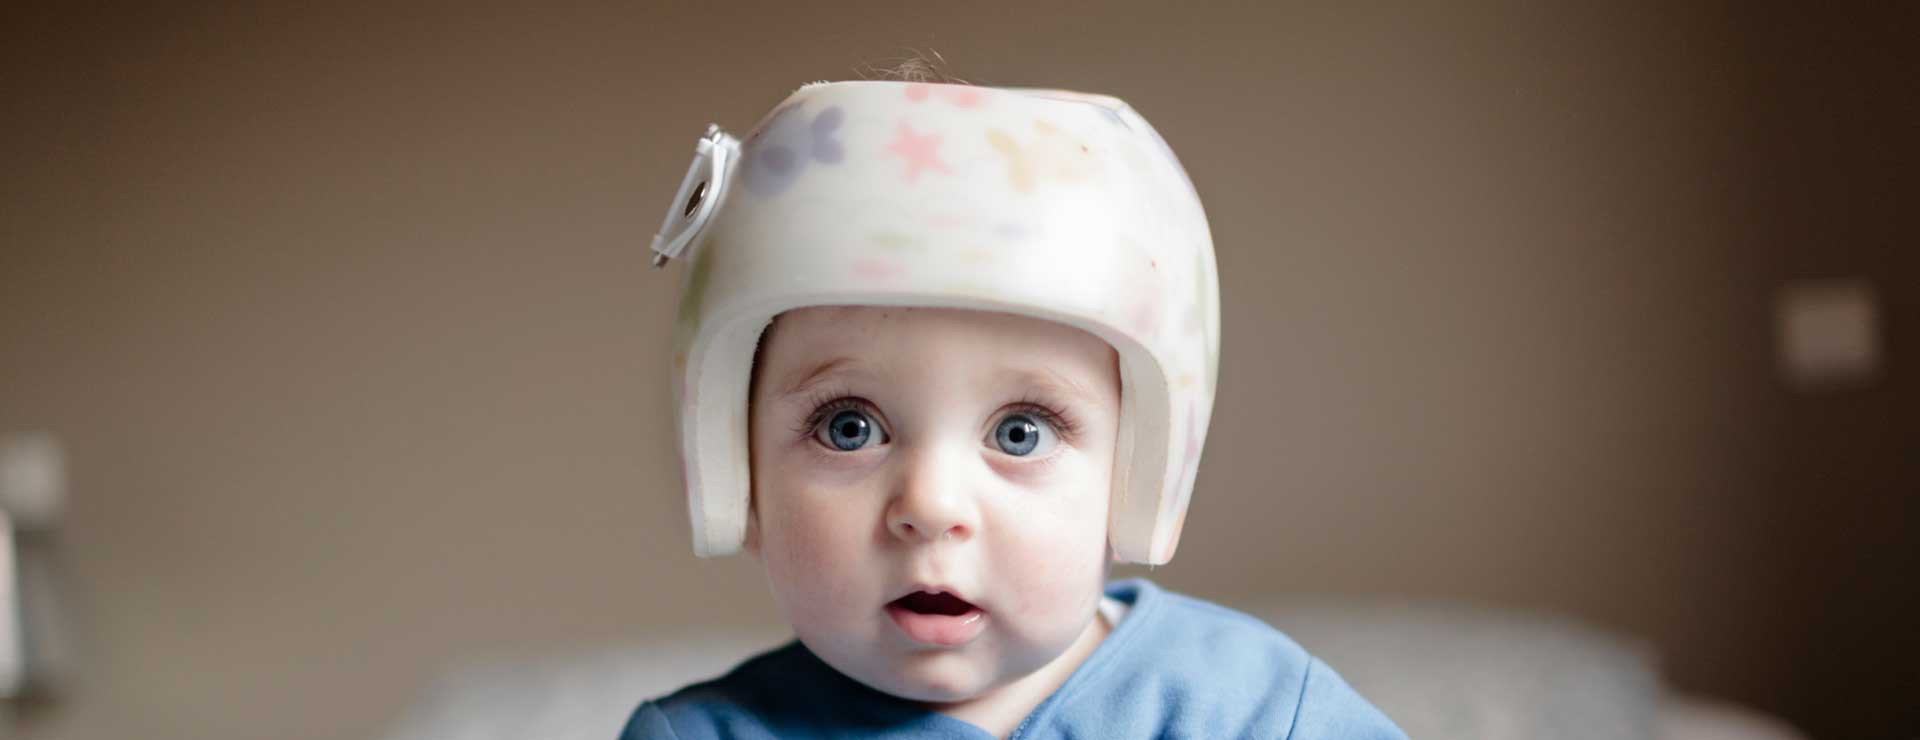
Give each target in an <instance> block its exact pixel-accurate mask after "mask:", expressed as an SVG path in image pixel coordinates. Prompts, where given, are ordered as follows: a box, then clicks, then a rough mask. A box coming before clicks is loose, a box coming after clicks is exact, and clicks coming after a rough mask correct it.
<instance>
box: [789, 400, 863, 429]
mask: <svg viewBox="0 0 1920 740" xmlns="http://www.w3.org/2000/svg"><path fill="white" fill-rule="evenodd" d="M807 405H808V406H811V407H813V413H811V414H808V415H807V417H806V419H804V420H802V421H801V422H800V425H799V426H797V427H794V429H793V433H794V434H798V435H800V436H802V437H811V436H813V433H814V432H815V431H816V430H818V429H819V428H820V424H821V423H822V422H825V421H826V420H827V419H828V418H829V417H830V416H832V415H833V414H837V413H840V412H842V411H846V410H848V409H855V410H862V411H865V410H867V404H866V402H865V401H862V400H860V399H858V398H853V397H851V396H849V395H848V394H847V391H846V390H845V389H842V388H822V389H820V390H817V391H814V392H813V393H812V394H811V395H809V396H808V397H807ZM869 413H871V412H869Z"/></svg>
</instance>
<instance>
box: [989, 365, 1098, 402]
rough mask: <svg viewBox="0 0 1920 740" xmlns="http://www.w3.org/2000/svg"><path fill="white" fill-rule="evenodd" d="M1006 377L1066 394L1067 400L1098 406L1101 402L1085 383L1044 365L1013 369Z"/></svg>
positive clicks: (1052, 391) (1019, 382)
mask: <svg viewBox="0 0 1920 740" xmlns="http://www.w3.org/2000/svg"><path fill="white" fill-rule="evenodd" d="M1005 377H1008V378H1009V379H1011V380H1012V381H1014V382H1016V383H1018V384H1021V385H1027V386H1034V387H1038V388H1040V389H1042V390H1045V391H1048V392H1050V393H1054V394H1057V395H1060V396H1065V397H1066V400H1068V401H1072V402H1075V403H1083V404H1087V405H1089V406H1097V405H1099V403H1100V398H1099V397H1098V396H1096V395H1095V394H1094V392H1093V390H1092V389H1090V388H1088V387H1087V385H1086V384H1085V383H1082V382H1079V381H1077V380H1074V379H1073V378H1070V377H1067V376H1066V375H1063V374H1061V373H1060V371H1058V370H1054V369H1053V368H1048V367H1043V368H1036V369H1020V370H1011V371H1009V372H1008V373H1007V374H1006V376H1005Z"/></svg>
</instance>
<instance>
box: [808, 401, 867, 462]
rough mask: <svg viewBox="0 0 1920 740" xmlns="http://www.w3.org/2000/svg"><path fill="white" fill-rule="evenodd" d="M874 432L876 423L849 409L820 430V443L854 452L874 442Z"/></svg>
mask: <svg viewBox="0 0 1920 740" xmlns="http://www.w3.org/2000/svg"><path fill="white" fill-rule="evenodd" d="M874 432H875V426H874V423H873V421H872V420H870V419H868V418H867V415H866V414H864V413H861V412H859V411H855V410H852V409H848V410H846V411H842V412H840V413H837V414H834V415H833V418H832V419H830V420H828V421H827V425H826V427H825V428H823V429H821V430H820V435H819V436H820V441H822V442H825V443H827V444H829V445H832V446H833V447H834V448H836V449H839V450H842V451H846V452H852V451H854V450H857V449H860V448H862V447H866V446H867V443H868V442H871V441H873V440H874V437H875V434H874Z"/></svg>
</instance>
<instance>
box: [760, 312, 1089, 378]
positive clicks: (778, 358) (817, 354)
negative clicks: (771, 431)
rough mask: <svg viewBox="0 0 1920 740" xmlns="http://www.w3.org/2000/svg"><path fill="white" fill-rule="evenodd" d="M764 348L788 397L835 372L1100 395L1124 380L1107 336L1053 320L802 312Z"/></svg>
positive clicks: (787, 316) (789, 317)
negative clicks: (970, 380) (976, 380)
mask: <svg viewBox="0 0 1920 740" xmlns="http://www.w3.org/2000/svg"><path fill="white" fill-rule="evenodd" d="M761 349H762V350H763V354H762V356H761V358H760V359H761V360H762V361H763V362H765V363H766V365H767V366H766V367H765V368H761V369H762V370H763V371H770V373H771V375H770V376H767V377H765V379H766V380H769V381H772V382H773V384H774V385H773V388H771V390H773V391H775V392H776V393H782V394H784V392H785V391H788V390H790V389H800V388H804V387H806V386H809V385H811V384H812V383H811V381H812V380H814V379H817V378H820V377H825V376H829V375H840V376H848V377H856V378H860V379H864V380H868V381H872V382H889V381H892V382H912V381H913V380H914V379H916V378H925V377H928V376H938V375H949V376H950V375H955V374H964V375H969V376H973V377H982V378H988V379H992V380H995V381H997V382H999V383H1002V384H1032V385H1060V386H1067V389H1068V390H1075V391H1078V392H1079V393H1080V394H1083V395H1087V396H1091V397H1095V398H1098V397H1103V396H1106V395H1109V394H1108V393H1107V389H1108V386H1109V385H1110V384H1111V386H1112V388H1113V389H1114V390H1117V384H1118V375H1117V373H1118V370H1117V366H1116V362H1117V355H1116V354H1115V353H1114V351H1113V349H1112V347H1110V346H1109V345H1107V343H1106V342H1105V341H1104V340H1101V339H1099V338H1098V337H1094V336H1093V335H1091V334H1088V333H1086V332H1085V331H1082V330H1080V329H1077V328H1074V327H1071V326H1067V325H1065V324H1059V323H1056V322H1053V321H1048V320H1045V319H1039V318H1033V317H1028V316H1018V315H1014V314H1004V313H994V312H988V311H975V310H968V309H950V308H922V307H893V306H822V307H813V308H804V309H797V310H794V311H789V312H787V313H784V314H781V315H780V317H779V318H778V319H777V320H776V321H775V323H774V326H773V328H772V329H771V330H770V331H769V334H768V336H767V338H766V340H765V341H764V343H763V346H762V347H761Z"/></svg>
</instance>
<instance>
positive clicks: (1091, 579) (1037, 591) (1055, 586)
mask: <svg viewBox="0 0 1920 740" xmlns="http://www.w3.org/2000/svg"><path fill="white" fill-rule="evenodd" d="M1104 525H1105V522H1104V521H1102V522H1100V523H1099V526H1089V525H1088V524H1087V523H1086V522H1080V521H1075V522H1071V523H1062V526H1060V527H1058V528H1053V529H1052V531H1051V532H1048V531H1046V530H1045V529H1044V528H1039V527H1036V528H1035V529H1034V531H1031V532H1026V533H1023V535H1024V536H1023V538H1022V540H1023V541H1022V545H1021V546H1020V547H1019V548H1018V550H1019V552H1015V553H1007V555H1008V556H1007V557H1002V558H1000V559H999V562H997V563H996V564H995V565H996V567H997V569H999V571H1000V572H1001V573H1003V574H1009V573H1010V574H1013V575H1015V577H1017V578H1019V583H1018V586H1019V589H1018V591H1019V593H1020V594H1021V598H1022V606H1023V611H1028V612H1031V613H1035V614H1044V615H1053V616H1062V615H1066V616H1071V615H1073V614H1076V613H1078V612H1079V611H1081V610H1083V609H1086V608H1090V606H1089V605H1090V604H1091V603H1092V602H1094V601H1096V600H1098V599H1099V597H1100V592H1101V586H1102V583H1101V578H1102V574H1104V573H1105V572H1106V570H1105V569H1106V527H1105V526H1104Z"/></svg>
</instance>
